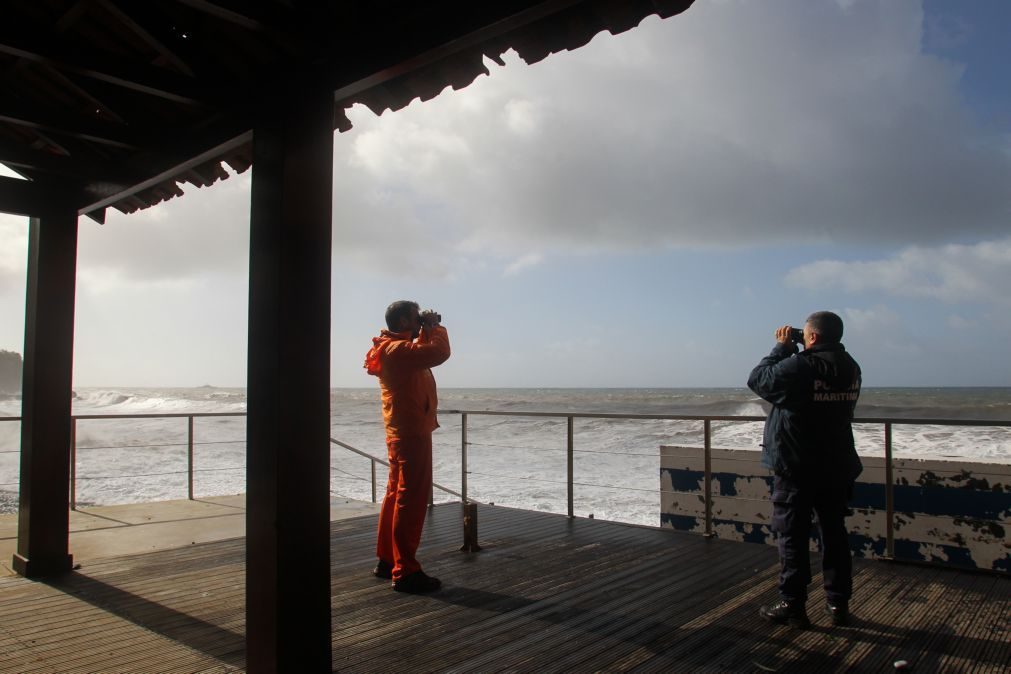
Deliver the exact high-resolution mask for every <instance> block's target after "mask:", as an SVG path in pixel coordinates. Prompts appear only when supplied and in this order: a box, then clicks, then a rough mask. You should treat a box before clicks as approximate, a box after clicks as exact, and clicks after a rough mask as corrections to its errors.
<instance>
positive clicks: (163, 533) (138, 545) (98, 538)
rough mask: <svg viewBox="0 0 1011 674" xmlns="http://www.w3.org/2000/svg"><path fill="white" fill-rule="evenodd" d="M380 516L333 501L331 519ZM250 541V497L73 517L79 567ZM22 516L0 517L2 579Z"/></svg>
mask: <svg viewBox="0 0 1011 674" xmlns="http://www.w3.org/2000/svg"><path fill="white" fill-rule="evenodd" d="M378 513H379V505H378V504H376V503H369V502H366V501H353V500H350V499H340V500H336V501H331V504H330V519H331V521H333V520H341V519H346V518H349V517H359V516H362V515H375V514H378ZM245 535H246V496H245V494H237V495H235V496H209V497H203V498H198V499H194V500H192V501H190V500H186V499H183V500H178V501H155V502H148V503H129V504H124V505H113V506H89V507H80V508H78V509H77V510H72V511H70V553H71V554H72V555H73V556H74V563H75V564H83V563H85V562H88V561H91V560H94V559H101V558H103V557H115V556H118V555H127V554H133V553H140V552H152V551H154V550H166V549H170V548H181V547H186V546H187V545H194V544H196V543H207V542H210V541H220V540H225V539H228V538H239V537H241V536H245ZM17 544H18V516H17V514H12V515H0V576H6V575H12V574H13V573H14V571H13V570H12V568H11V560H12V558H13V557H14V553H15V552H16V551H17Z"/></svg>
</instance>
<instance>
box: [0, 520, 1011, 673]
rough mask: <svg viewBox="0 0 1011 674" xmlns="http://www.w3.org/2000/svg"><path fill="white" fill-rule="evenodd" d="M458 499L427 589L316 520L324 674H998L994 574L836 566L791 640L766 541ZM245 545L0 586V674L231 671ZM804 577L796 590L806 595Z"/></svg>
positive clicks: (1008, 587) (353, 526)
mask: <svg viewBox="0 0 1011 674" xmlns="http://www.w3.org/2000/svg"><path fill="white" fill-rule="evenodd" d="M480 520H481V522H480V524H481V526H480V541H481V544H482V545H483V546H484V550H483V551H482V552H480V553H477V554H465V553H461V552H459V551H458V548H459V546H460V543H461V536H462V534H461V524H460V506H459V504H446V505H440V506H436V507H435V508H434V509H433V510H432V511H431V512H430V516H429V520H428V523H427V524H426V529H425V538H424V540H423V543H422V550H421V553H422V561H423V562H424V563H425V568H426V570H427V571H428V572H429V573H431V574H433V575H437V576H439V577H440V578H442V579H443V582H444V584H445V587H444V588H443V590H442V591H440V592H438V593H436V594H433V595H430V596H406V595H401V594H397V593H394V592H393V591H392V590H390V588H389V586H388V583H386V582H383V581H379V580H376V579H375V578H373V577H372V576H371V575H370V574H369V570H370V569H371V567H372V565H373V563H374V554H373V549H374V533H375V521H376V520H375V516H374V515H370V516H365V517H358V518H354V519H347V520H341V521H335V522H332V523H331V532H332V541H333V543H332V561H331V564H332V570H333V572H332V581H333V582H332V592H333V643H334V668H335V669H338V670H340V671H346V672H353V671H364V672H376V671H393V670H399V671H444V670H454V671H476V672H487V671H499V670H510V671H537V672H546V671H628V670H635V671H665V672H669V671H734V672H749V671H750V672H763V671H777V672H812V671H837V670H847V669H851V670H856V671H884V670H890V669H891V668H892V663H893V662H894V661H896V660H900V659H901V660H906V661H908V662H909V664H910V666H911V667H912V668H913V669H914V671H975V672H990V671H992V672H1000V671H1007V668H1008V666H1009V665H1011V631H1009V619H1008V616H1009V614H1011V580H1009V579H1007V578H1004V577H998V576H995V575H988V574H972V573H964V572H958V571H952V570H947V569H941V568H933V567H920V566H903V565H897V564H889V563H885V562H869V561H865V560H860V559H857V560H855V572H856V578H855V584H856V588H857V590H856V596H855V597H854V601H853V604H852V608H853V612H854V614H855V621H854V625H853V626H852V627H848V628H835V627H831V626H830V625H829V622H828V619H827V617H826V616H824V615H822V614H821V612H820V611H821V606H822V599H823V598H822V596H821V592H820V590H818V589H815V590H813V592H812V601H811V603H810V604H809V609H810V613H811V615H812V619H813V621H814V626H813V628H812V629H811V630H808V631H803V632H800V631H795V630H791V629H789V628H785V627H774V626H771V625H766V624H764V623H763V622H761V621H760V620H759V619H758V618H757V615H756V609H757V607H758V605H759V604H760V603H762V602H767V601H771V600H774V599H775V596H776V592H775V577H776V574H777V571H778V562H777V557H776V551H775V549H774V548H772V547H768V546H763V545H756V544H749V543H736V542H731V541H718V540H713V541H707V540H705V539H703V538H702V537H700V536H697V535H694V534H688V533H682V532H673V531H666V530H663V531H661V530H654V529H647V528H642V527H633V526H626V525H620V524H612V523H608V522H601V521H594V520H585V519H576V520H568V519H567V518H565V517H564V516H560V515H549V514H544V513H535V512H530V511H523V510H513V509H509V508H502V507H488V506H482V507H481V510H480ZM243 557H244V540H243V539H241V538H239V539H232V540H225V541H219V542H214V543H204V544H198V545H192V546H189V547H186V548H180V549H176V550H168V551H161V552H157V553H149V554H143V555H133V556H124V557H116V558H110V559H106V560H100V561H95V562H92V563H89V564H87V565H86V566H85V567H84V568H82V569H81V570H80V571H79V572H77V573H74V574H71V575H68V576H66V577H65V578H63V579H61V580H60V581H57V582H50V583H35V582H31V581H27V580H24V579H21V578H5V579H0V671H3V672H66V671H78V670H80V671H159V672H168V671H186V672H195V671H207V672H214V671H221V672H226V671H236V670H241V669H242V668H243V667H244V664H245V656H244V643H243V630H244V619H245V618H244V613H243V612H244V605H245V600H244V577H243V567H244V560H243ZM819 580H820V576H819V577H816V578H815V585H817V583H818V582H819Z"/></svg>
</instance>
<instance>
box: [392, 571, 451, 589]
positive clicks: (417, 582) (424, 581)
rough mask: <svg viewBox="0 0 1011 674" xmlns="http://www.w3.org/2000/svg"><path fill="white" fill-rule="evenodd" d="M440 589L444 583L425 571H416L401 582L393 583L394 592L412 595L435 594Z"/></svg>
mask: <svg viewBox="0 0 1011 674" xmlns="http://www.w3.org/2000/svg"><path fill="white" fill-rule="evenodd" d="M440 587H442V581H440V580H439V579H438V578H432V577H431V576H429V575H427V574H426V573H425V572H424V571H415V572H414V573H412V574H409V575H406V576H404V577H403V578H401V579H400V580H395V581H393V589H394V590H396V591H397V592H409V593H411V594H424V593H426V592H435V591H436V590H438V589H439V588H440Z"/></svg>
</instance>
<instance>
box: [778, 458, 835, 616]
mask: <svg viewBox="0 0 1011 674" xmlns="http://www.w3.org/2000/svg"><path fill="white" fill-rule="evenodd" d="M851 492H852V485H850V484H848V483H843V484H830V483H816V484H808V483H807V482H801V481H795V480H791V479H790V478H786V477H781V476H779V475H777V476H776V477H775V480H774V481H773V486H772V530H773V531H775V532H776V533H777V534H778V535H779V562H780V572H779V594H780V596H782V597H783V599H785V600H787V601H790V602H804V601H806V600H807V586H808V584H809V583H810V582H811V559H810V545H811V543H810V538H811V515H812V513H815V514H817V515H818V528H819V529H820V530H821V545H822V574H823V579H824V585H825V596H826V598H827V599H828V600H829V601H831V602H833V603H836V604H839V603H841V604H845V603H847V602H848V601H849V598H850V595H852V594H853V561H852V557H851V554H850V548H849V540H848V537H847V535H846V514H847V513H848V508H847V506H846V503H847V501H849V496H850V493H851Z"/></svg>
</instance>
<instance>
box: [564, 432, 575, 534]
mask: <svg viewBox="0 0 1011 674" xmlns="http://www.w3.org/2000/svg"><path fill="white" fill-rule="evenodd" d="M572 422H573V417H572V416H569V417H568V438H567V443H566V454H565V458H566V463H567V464H568V478H567V485H568V499H569V517H570V518H571V517H573V516H574V513H573V507H572V500H573V499H572V491H573V490H572V473H573V469H572V447H573V437H572V435H573V433H572V427H573V423H572Z"/></svg>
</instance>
